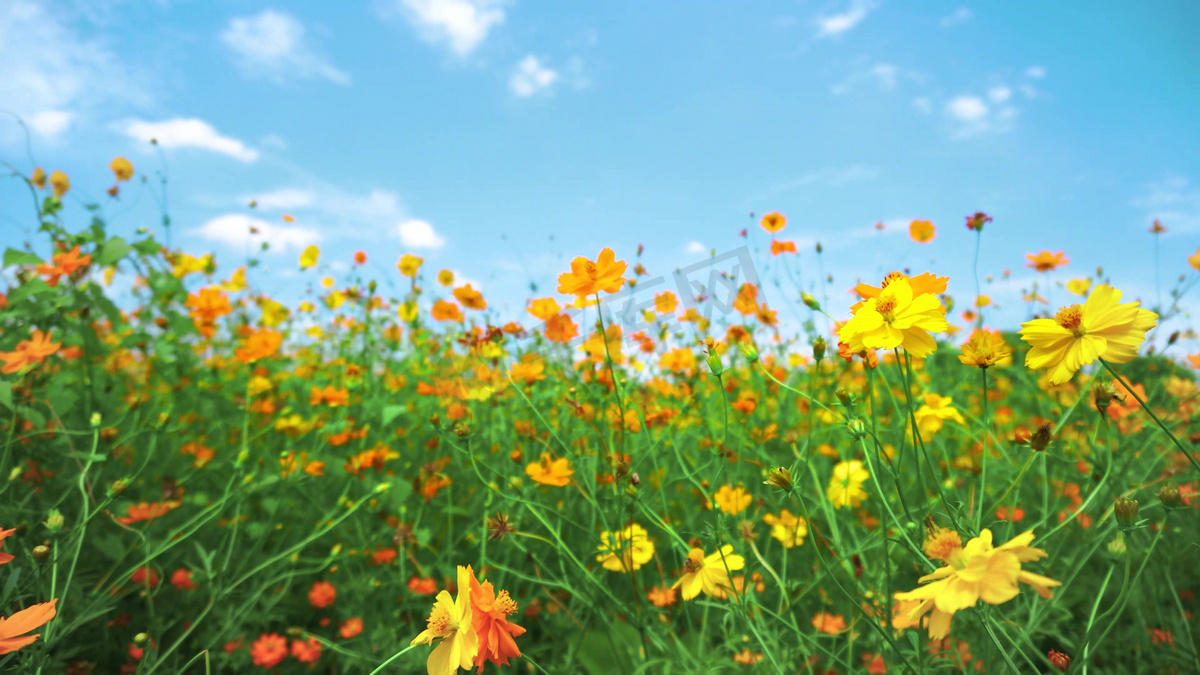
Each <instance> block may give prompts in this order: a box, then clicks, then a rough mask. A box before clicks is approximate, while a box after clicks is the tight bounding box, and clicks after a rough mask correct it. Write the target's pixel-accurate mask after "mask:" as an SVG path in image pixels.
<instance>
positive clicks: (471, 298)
mask: <svg viewBox="0 0 1200 675" xmlns="http://www.w3.org/2000/svg"><path fill="white" fill-rule="evenodd" d="M454 297H455V298H458V301H459V302H461V303H462V305H463V307H466V308H467V309H487V300H484V299H483V295H481V294H480V293H479V291H477V290H475V289H474V288H471V284H467V285H466V286H459V287H458V288H456V289H454Z"/></svg>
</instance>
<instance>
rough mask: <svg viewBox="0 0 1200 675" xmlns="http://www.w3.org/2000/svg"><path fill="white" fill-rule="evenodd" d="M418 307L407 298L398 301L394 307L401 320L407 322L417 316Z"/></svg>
mask: <svg viewBox="0 0 1200 675" xmlns="http://www.w3.org/2000/svg"><path fill="white" fill-rule="evenodd" d="M418 309H419V307H417V303H415V302H413V301H412V300H409V301H407V302H402V303H400V306H399V307H397V308H396V315H397V316H399V317H400V320H401V321H403V322H405V323H408V322H410V321H412V320H413V319H416V318H417V310H418Z"/></svg>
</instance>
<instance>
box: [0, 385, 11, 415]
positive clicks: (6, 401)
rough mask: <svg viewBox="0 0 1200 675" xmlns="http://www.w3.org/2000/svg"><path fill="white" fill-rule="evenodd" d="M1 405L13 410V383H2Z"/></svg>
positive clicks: (0, 391)
mask: <svg viewBox="0 0 1200 675" xmlns="http://www.w3.org/2000/svg"><path fill="white" fill-rule="evenodd" d="M0 404H3V405H4V407H5V408H8V409H9V410H12V409H13V402H12V382H0Z"/></svg>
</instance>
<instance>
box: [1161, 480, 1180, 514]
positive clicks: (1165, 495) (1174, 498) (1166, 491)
mask: <svg viewBox="0 0 1200 675" xmlns="http://www.w3.org/2000/svg"><path fill="white" fill-rule="evenodd" d="M1158 500H1159V501H1161V502H1162V503H1163V506H1165V507H1167V508H1168V509H1174V508H1178V507H1179V505H1180V504H1182V503H1183V495H1182V494H1180V492H1179V486H1178V485H1171V484H1169V483H1168V484H1166V485H1164V486H1162V487H1160V488H1159V489H1158Z"/></svg>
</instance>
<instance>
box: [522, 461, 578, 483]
mask: <svg viewBox="0 0 1200 675" xmlns="http://www.w3.org/2000/svg"><path fill="white" fill-rule="evenodd" d="M525 473H526V474H528V475H529V477H530V478H532V479H533V480H534V482H536V483H541V484H542V485H552V486H554V487H564V486H566V484H567V483H569V482H571V476H573V475H575V470H574V469H572V468H571V463H570V462H569V461H568V460H567V458H566V457H563V458H561V459H551V457H550V453H548V452H543V453H542V457H541V459H539V460H538V461H536V462H532V463H531V464H530V465H529V466H527V467H525Z"/></svg>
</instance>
